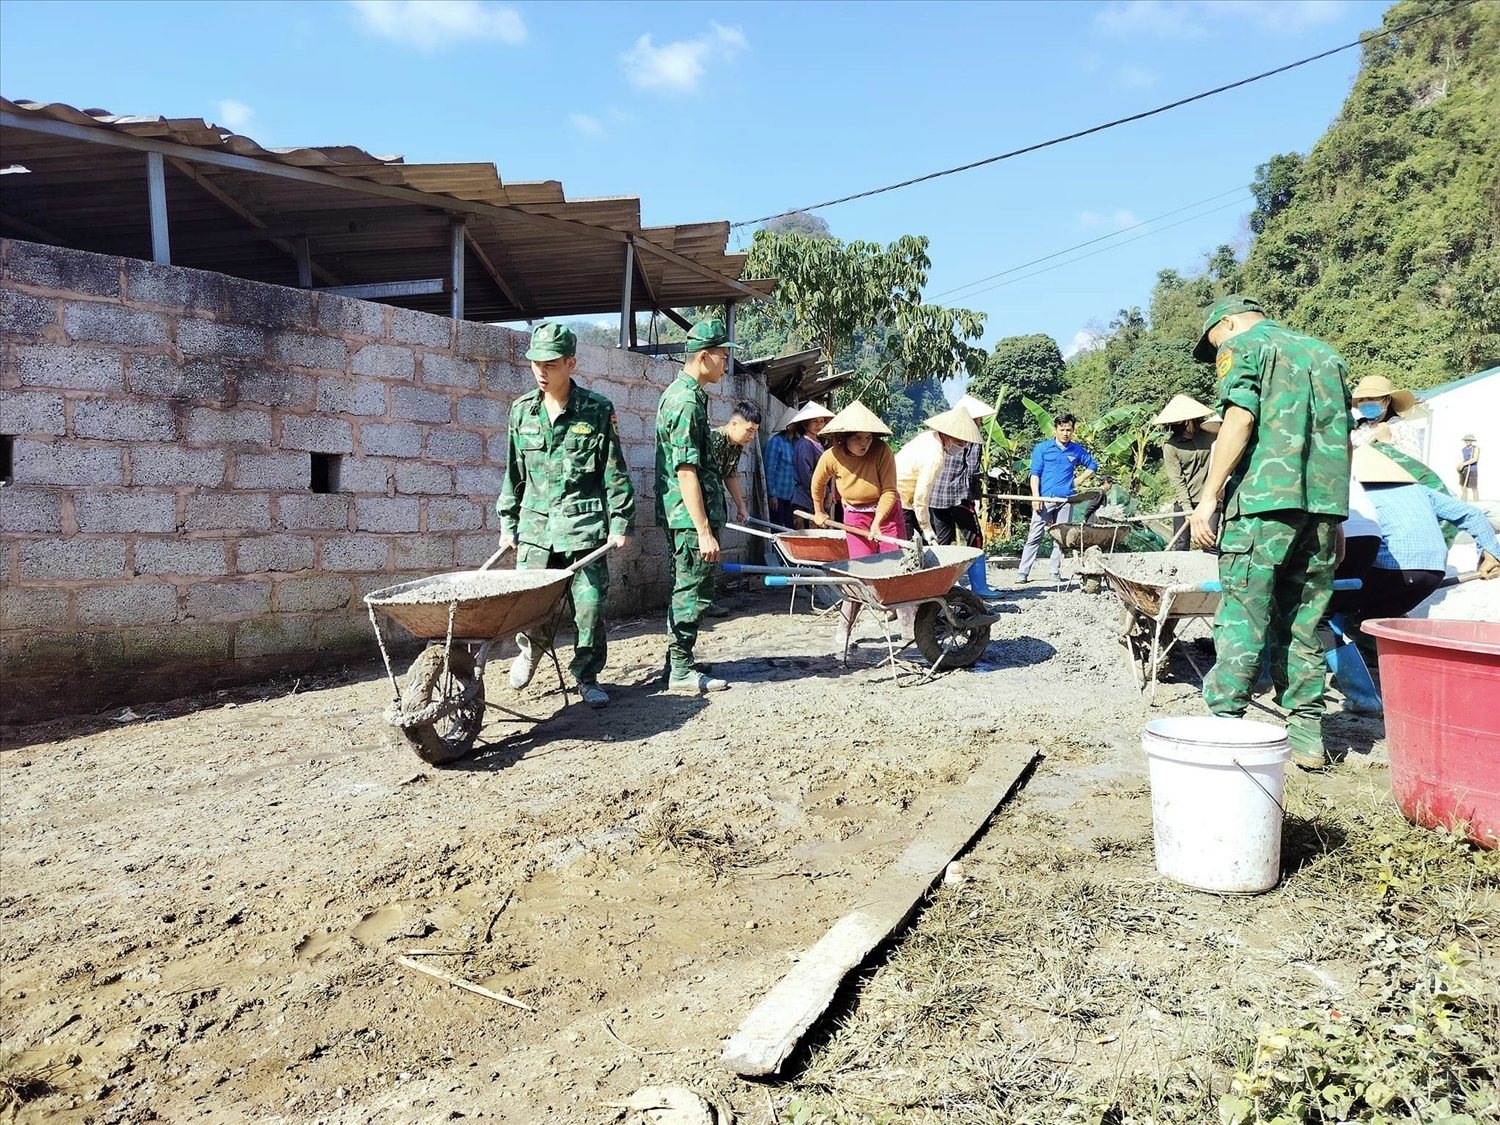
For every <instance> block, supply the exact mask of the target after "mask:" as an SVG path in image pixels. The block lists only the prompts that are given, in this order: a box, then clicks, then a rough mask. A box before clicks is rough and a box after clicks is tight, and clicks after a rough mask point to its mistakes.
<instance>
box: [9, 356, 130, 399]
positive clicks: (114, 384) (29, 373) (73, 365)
mask: <svg viewBox="0 0 1500 1125" xmlns="http://www.w3.org/2000/svg"><path fill="white" fill-rule="evenodd" d="M15 354H16V375H17V376H18V377H19V379H20V380H21V385H22V386H25V387H53V388H56V389H58V390H75V391H123V390H124V389H125V357H124V356H122V355H121V354H120V353H119V352H116V351H104V350H102V349H99V348H80V347H76V346H74V345H71V344H35V345H28V344H22V345H19V346H18V347H17V348H16V353H15Z"/></svg>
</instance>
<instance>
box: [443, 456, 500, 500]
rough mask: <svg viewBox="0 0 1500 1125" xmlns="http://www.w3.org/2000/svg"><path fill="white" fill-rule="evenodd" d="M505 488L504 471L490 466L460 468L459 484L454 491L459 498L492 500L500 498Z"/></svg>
mask: <svg viewBox="0 0 1500 1125" xmlns="http://www.w3.org/2000/svg"><path fill="white" fill-rule="evenodd" d="M503 487H505V470H504V469H497V468H494V467H493V466H489V465H486V466H483V467H479V468H469V467H465V466H460V467H459V469H458V484H457V487H455V488H454V490H453V491H454V492H455V493H456V494H457V495H459V496H478V497H481V498H482V499H484V500H490V499H492V498H493V497H496V496H499V495H500V490H501V489H502V488H503Z"/></svg>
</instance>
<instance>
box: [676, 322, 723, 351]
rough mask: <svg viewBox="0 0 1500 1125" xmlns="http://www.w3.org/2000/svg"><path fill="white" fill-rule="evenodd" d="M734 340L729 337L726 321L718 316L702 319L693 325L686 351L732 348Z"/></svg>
mask: <svg viewBox="0 0 1500 1125" xmlns="http://www.w3.org/2000/svg"><path fill="white" fill-rule="evenodd" d="M732 347H734V341H732V340H730V338H729V329H727V328H725V327H724V322H723V321H722V320H720V319H719V318H718V317H713V318H712V319H709V320H700V321H699V322H698V323H697V324H695V325H693V327H692V329H691V330H690V331H689V332H688V338H687V346H686V348H685V349H684V350H685V351H690V352H702V351H707V350H708V349H709V348H732Z"/></svg>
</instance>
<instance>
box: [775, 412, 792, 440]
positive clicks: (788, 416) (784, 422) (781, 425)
mask: <svg viewBox="0 0 1500 1125" xmlns="http://www.w3.org/2000/svg"><path fill="white" fill-rule="evenodd" d="M796 420H797V408H796V407H795V406H788V407H787V408H786V409H785V410H783V411H782V412H781V421H779V422H777V423H776V431H775V432H776V433H778V434H779V433H781V431H782V430H784V429H786V428H787V427H788V426H790V425H791V424H792V423H793V422H795V421H796Z"/></svg>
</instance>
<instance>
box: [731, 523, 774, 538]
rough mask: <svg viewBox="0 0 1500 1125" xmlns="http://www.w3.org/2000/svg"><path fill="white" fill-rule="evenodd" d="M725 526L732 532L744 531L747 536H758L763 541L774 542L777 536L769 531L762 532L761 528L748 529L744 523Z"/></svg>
mask: <svg viewBox="0 0 1500 1125" xmlns="http://www.w3.org/2000/svg"><path fill="white" fill-rule="evenodd" d="M724 526H725V527H727V528H728V529H729V530H730V531H743V532H744V533H745V534H746V535H757V536H759V537H760V538H762V539H770V540H772V541H774V540H775V539H776V536H775V535H773V534H772V533H771V532H769V531H761V530H760V529H759V528H754V527H746V526H745V525H744V524H742V523H726V524H725V525H724Z"/></svg>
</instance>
